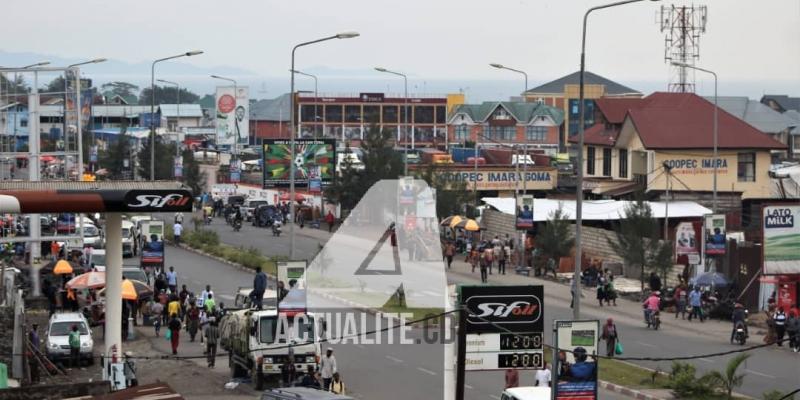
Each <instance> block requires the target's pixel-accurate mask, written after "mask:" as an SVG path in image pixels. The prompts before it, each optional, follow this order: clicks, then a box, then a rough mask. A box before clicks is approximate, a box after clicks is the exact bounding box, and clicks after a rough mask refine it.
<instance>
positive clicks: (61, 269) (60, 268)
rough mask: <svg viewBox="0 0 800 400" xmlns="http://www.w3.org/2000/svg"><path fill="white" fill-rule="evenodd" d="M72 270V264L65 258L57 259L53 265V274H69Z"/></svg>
mask: <svg viewBox="0 0 800 400" xmlns="http://www.w3.org/2000/svg"><path fill="white" fill-rule="evenodd" d="M72 272H73V271H72V265H71V264H70V263H69V262H67V260H58V262H57V263H56V266H55V267H53V274H54V275H69V274H71V273H72Z"/></svg>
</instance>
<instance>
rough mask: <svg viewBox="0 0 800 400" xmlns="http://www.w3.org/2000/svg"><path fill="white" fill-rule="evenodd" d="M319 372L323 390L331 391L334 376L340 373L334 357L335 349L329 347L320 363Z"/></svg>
mask: <svg viewBox="0 0 800 400" xmlns="http://www.w3.org/2000/svg"><path fill="white" fill-rule="evenodd" d="M319 372H320V374H321V376H322V389H323V390H326V391H329V390H331V381H332V380H333V374H335V373H336V372H338V369H337V368H336V356H334V355H333V349H332V348H330V347H328V351H326V352H325V356H323V357H322V359H321V360H320V362H319Z"/></svg>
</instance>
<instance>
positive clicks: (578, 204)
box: [572, 0, 658, 320]
mask: <svg viewBox="0 0 800 400" xmlns="http://www.w3.org/2000/svg"><path fill="white" fill-rule="evenodd" d="M640 1H644V0H625V1H618V2H615V3H609V4H603V5H600V6H596V7H592V8H590V9H588V10H586V14H584V15H583V33H582V35H581V71H580V82H579V93H580V94H579V100H578V101H579V103H578V108H579V110H580V111H579V115H580V117H579V118H580V120H579V121H578V160H577V161H578V182H577V184H576V185H577V188H576V190H575V192H576V201H575V260H574V263H575V273H574V276H573V278H572V280H573V285H574V286H573V288H574V289H573V290H574V291H575V292H574V294H573V299H575V302H574V305H573V308H572V317H573V318H574V319H576V320H577V319H580V315H581V309H580V304H581V292H580V288H581V282H580V274H581V257H582V255H581V250H582V249H581V245H582V243H581V233H582V231H583V229H582V228H581V224H582V223H583V128H584V127H583V123H584V122H583V121H584V112H585V111H586V110H585V109H586V107H584V104H583V102H584V93H583V89H584V87H583V81H584V71H585V69H586V21H587V20H588V19H589V14H590V13H591V12H592V11H597V10H602V9H604V8H611V7H616V6H621V5H625V4H630V3H638V2H640ZM650 1H658V0H650Z"/></svg>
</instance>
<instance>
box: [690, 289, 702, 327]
mask: <svg viewBox="0 0 800 400" xmlns="http://www.w3.org/2000/svg"><path fill="white" fill-rule="evenodd" d="M702 304H703V300H702V295H701V294H700V289H698V288H697V287H696V286H695V287H694V288H693V289H692V291H691V293H689V305H690V306H691V307H692V312H691V313H690V314H689V321H691V320H692V317H694V316H697V318H700V322H703V321H704V320H705V317H704V316H703V310H702V309H701V308H700V306H701V305H702Z"/></svg>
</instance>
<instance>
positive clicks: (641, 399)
mask: <svg viewBox="0 0 800 400" xmlns="http://www.w3.org/2000/svg"><path fill="white" fill-rule="evenodd" d="M597 383H598V386H600V387H601V388H603V389H605V390H608V391H611V392H614V393H619V394H621V395H623V396H628V397H631V398H634V399H637V400H666V399H664V398H662V397H656V396H653V395H649V394H646V393H642V392H640V391H637V390H633V389H630V388H627V387H625V386H620V385H617V384H615V383H611V382H606V381H601V380H598V381H597Z"/></svg>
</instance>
